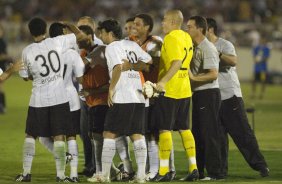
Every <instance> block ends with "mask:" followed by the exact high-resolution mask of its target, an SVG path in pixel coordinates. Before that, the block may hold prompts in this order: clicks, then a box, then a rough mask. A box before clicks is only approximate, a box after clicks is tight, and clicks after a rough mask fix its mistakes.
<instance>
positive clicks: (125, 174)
mask: <svg viewBox="0 0 282 184" xmlns="http://www.w3.org/2000/svg"><path fill="white" fill-rule="evenodd" d="M134 176H135V172H132V173H128V172H126V171H123V172H121V180H119V181H130V180H132V179H133V178H134Z"/></svg>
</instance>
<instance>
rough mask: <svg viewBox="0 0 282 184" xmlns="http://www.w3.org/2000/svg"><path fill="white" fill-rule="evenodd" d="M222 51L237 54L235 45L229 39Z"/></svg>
mask: <svg viewBox="0 0 282 184" xmlns="http://www.w3.org/2000/svg"><path fill="white" fill-rule="evenodd" d="M222 53H223V54H227V55H232V56H236V51H235V47H234V45H233V44H232V43H231V42H229V41H227V42H225V44H224V47H223V50H222Z"/></svg>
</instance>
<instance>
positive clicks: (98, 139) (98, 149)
mask: <svg viewBox="0 0 282 184" xmlns="http://www.w3.org/2000/svg"><path fill="white" fill-rule="evenodd" d="M103 141H104V139H103V136H102V135H94V151H95V163H96V173H98V174H99V173H101V172H102V150H103Z"/></svg>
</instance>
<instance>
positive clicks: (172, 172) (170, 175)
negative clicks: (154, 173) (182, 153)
mask: <svg viewBox="0 0 282 184" xmlns="http://www.w3.org/2000/svg"><path fill="white" fill-rule="evenodd" d="M175 178H176V171H169V180H170V181H172V180H174V179H175Z"/></svg>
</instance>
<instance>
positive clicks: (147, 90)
mask: <svg viewBox="0 0 282 184" xmlns="http://www.w3.org/2000/svg"><path fill="white" fill-rule="evenodd" d="M152 85H154V84H153V83H152V82H150V81H146V82H145V83H144V84H143V88H142V92H143V93H144V94H145V95H146V96H147V97H148V98H152V97H153V95H154V88H153V86H152Z"/></svg>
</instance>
